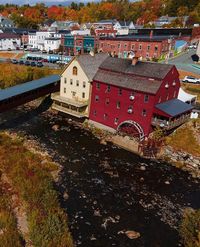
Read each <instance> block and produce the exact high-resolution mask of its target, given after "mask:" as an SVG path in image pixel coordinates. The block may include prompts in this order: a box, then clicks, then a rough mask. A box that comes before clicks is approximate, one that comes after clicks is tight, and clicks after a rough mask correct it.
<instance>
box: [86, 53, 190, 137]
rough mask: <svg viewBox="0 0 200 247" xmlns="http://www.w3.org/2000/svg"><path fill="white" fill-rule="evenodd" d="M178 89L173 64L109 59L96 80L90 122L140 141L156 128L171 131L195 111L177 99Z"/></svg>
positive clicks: (95, 77) (176, 75) (134, 59)
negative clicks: (124, 133)
mask: <svg viewBox="0 0 200 247" xmlns="http://www.w3.org/2000/svg"><path fill="white" fill-rule="evenodd" d="M179 88H180V81H179V74H178V71H177V69H176V67H175V66H173V65H169V64H158V63H152V62H140V61H138V60H137V58H133V59H132V60H131V59H120V58H113V57H108V58H107V59H105V60H104V62H103V63H102V64H101V65H100V67H99V69H98V71H97V73H96V75H95V76H94V78H93V82H92V95H91V103H90V113H89V119H90V121H91V122H93V123H94V124H95V123H98V124H100V125H102V127H103V126H104V127H105V126H106V127H109V128H111V129H112V130H115V131H116V130H117V131H122V132H126V133H128V134H129V135H132V136H134V137H138V138H140V139H143V138H144V137H145V136H148V135H149V134H150V133H151V132H152V131H153V129H154V128H155V127H157V126H159V127H161V128H163V129H166V130H171V129H173V128H175V127H177V126H179V125H181V124H182V123H184V122H185V121H187V120H188V119H189V117H190V112H191V110H192V107H191V105H189V104H186V103H184V102H182V101H180V100H178V99H177V96H178V92H179Z"/></svg>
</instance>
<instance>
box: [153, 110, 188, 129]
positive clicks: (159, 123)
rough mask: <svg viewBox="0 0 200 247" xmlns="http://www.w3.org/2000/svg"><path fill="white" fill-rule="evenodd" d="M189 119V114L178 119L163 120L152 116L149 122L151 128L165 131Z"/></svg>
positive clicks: (160, 117)
mask: <svg viewBox="0 0 200 247" xmlns="http://www.w3.org/2000/svg"><path fill="white" fill-rule="evenodd" d="M189 119H190V113H187V114H183V115H181V116H179V117H174V118H164V117H162V116H159V115H154V116H153V118H152V121H151V124H152V126H154V127H160V128H163V129H165V130H171V129H173V128H176V127H178V126H180V125H181V124H183V123H185V122H187V121H188V120H189Z"/></svg>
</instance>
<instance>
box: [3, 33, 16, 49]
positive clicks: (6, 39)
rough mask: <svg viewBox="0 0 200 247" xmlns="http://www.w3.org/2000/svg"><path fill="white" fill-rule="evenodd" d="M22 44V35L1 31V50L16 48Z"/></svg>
mask: <svg viewBox="0 0 200 247" xmlns="http://www.w3.org/2000/svg"><path fill="white" fill-rule="evenodd" d="M20 46H21V39H20V36H19V35H17V34H13V33H0V50H1V51H4V50H16V49H17V48H19V47H20Z"/></svg>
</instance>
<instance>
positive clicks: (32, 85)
mask: <svg viewBox="0 0 200 247" xmlns="http://www.w3.org/2000/svg"><path fill="white" fill-rule="evenodd" d="M59 80H60V75H51V76H47V77H43V78H41V79H38V80H34V81H29V82H26V83H23V84H19V85H16V86H13V87H9V88H6V89H2V90H0V101H3V100H5V99H8V98H11V97H14V96H17V95H20V94H23V93H26V92H28V91H31V90H35V89H37V88H41V87H44V86H47V85H49V84H52V83H54V82H57V81H59Z"/></svg>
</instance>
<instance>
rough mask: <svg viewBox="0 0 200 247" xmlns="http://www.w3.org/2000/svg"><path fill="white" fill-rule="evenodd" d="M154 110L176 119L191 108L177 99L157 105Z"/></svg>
mask: <svg viewBox="0 0 200 247" xmlns="http://www.w3.org/2000/svg"><path fill="white" fill-rule="evenodd" d="M156 108H157V109H159V110H161V111H162V112H164V113H166V114H167V115H169V116H171V117H176V116H177V115H179V114H182V113H184V112H187V111H190V110H192V109H193V107H192V106H191V105H189V104H187V103H184V102H183V101H181V100H179V99H171V100H168V101H165V102H163V103H160V104H157V105H156Z"/></svg>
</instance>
